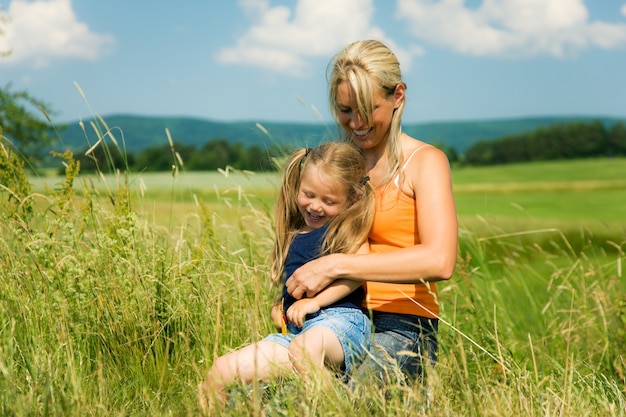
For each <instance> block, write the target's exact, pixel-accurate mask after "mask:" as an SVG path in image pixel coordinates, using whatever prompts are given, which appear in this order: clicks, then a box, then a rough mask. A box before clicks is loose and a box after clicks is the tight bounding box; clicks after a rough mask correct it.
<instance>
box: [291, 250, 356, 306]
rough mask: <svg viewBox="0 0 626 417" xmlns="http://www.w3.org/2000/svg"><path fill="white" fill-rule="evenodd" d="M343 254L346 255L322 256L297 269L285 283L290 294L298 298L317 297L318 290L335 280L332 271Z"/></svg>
mask: <svg viewBox="0 0 626 417" xmlns="http://www.w3.org/2000/svg"><path fill="white" fill-rule="evenodd" d="M341 256H344V255H341V254H333V255H326V256H322V257H321V258H318V259H315V260H312V261H309V262H307V263H306V264H304V265H302V266H301V267H300V268H298V269H296V271H295V272H294V273H293V275H291V277H289V279H288V280H287V282H286V283H285V285H286V287H287V291H288V292H289V294H291V295H292V296H293V297H294V298H297V299H299V298H302V297H303V296H305V295H306V296H307V297H315V295H316V294H317V293H318V292H320V291H321V290H323V289H324V288H326V287H328V285H329V284H331V283H332V282H333V281H334V280H335V278H336V277H334V276H332V274H331V271H332V269H333V267H334V266H335V265H336V264H337V260H338V259H339V257H341Z"/></svg>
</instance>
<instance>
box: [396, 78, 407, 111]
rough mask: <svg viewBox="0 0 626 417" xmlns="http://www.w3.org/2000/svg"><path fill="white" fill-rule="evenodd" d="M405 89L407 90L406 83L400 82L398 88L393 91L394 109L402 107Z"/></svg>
mask: <svg viewBox="0 0 626 417" xmlns="http://www.w3.org/2000/svg"><path fill="white" fill-rule="evenodd" d="M405 90H406V86H405V85H404V83H398V84H397V85H396V89H395V91H394V92H393V104H394V109H397V108H398V107H400V104H402V101H404V91H405Z"/></svg>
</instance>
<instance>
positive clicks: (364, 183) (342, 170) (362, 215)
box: [271, 142, 374, 283]
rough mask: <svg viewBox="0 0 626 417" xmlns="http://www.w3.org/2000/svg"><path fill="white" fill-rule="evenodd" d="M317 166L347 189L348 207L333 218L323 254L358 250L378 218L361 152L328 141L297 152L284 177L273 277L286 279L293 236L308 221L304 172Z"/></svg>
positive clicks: (278, 211)
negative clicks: (302, 203)
mask: <svg viewBox="0 0 626 417" xmlns="http://www.w3.org/2000/svg"><path fill="white" fill-rule="evenodd" d="M310 167H316V168H317V169H318V170H319V173H320V175H321V176H322V177H323V178H324V179H325V180H326V181H328V182H332V183H336V184H339V185H340V186H342V187H343V188H344V189H345V191H346V197H347V202H348V203H347V204H348V205H347V207H346V209H345V210H344V211H342V212H341V213H339V214H337V215H336V216H334V217H333V218H332V219H330V221H329V225H328V229H327V231H326V234H325V237H324V243H323V246H322V253H354V252H356V251H357V250H358V249H359V247H360V246H361V245H362V244H363V242H364V241H365V240H366V239H367V235H368V233H369V231H370V228H371V227H372V222H373V220H374V190H373V188H372V186H371V185H370V182H369V181H368V180H369V178H368V177H367V176H366V169H365V159H364V158H363V155H362V154H361V152H360V151H359V150H358V149H357V148H356V147H354V146H353V145H351V144H348V143H344V142H326V143H323V144H322V145H320V146H318V147H317V148H314V149H299V150H297V151H295V152H294V153H293V154H292V155H291V156H290V157H289V159H288V160H287V162H286V163H285V165H284V166H283V179H282V186H281V189H280V193H279V195H278V200H277V202H276V213H275V216H274V222H275V232H276V240H275V242H274V250H273V251H272V257H271V261H272V262H271V265H272V268H271V272H272V280H273V281H274V282H275V283H279V282H281V280H282V275H283V269H284V266H285V258H286V256H287V251H288V250H289V245H290V244H291V241H292V239H293V236H294V235H295V234H296V233H298V231H299V230H300V229H301V228H302V227H303V226H304V225H305V224H306V223H305V221H304V218H303V217H302V214H301V213H300V211H299V209H298V193H299V190H300V182H301V180H302V176H303V174H304V173H305V172H306V170H307V169H309V168H310Z"/></svg>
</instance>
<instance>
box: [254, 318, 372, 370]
mask: <svg viewBox="0 0 626 417" xmlns="http://www.w3.org/2000/svg"><path fill="white" fill-rule="evenodd" d="M312 316H313V317H312V318H310V319H307V320H306V321H305V322H304V326H303V327H302V328H300V327H296V326H294V325H293V324H291V323H289V324H287V334H286V335H284V336H283V335H282V334H280V333H273V334H270V335H269V336H267V337H265V338H264V339H263V340H267V341H270V342H274V343H278V344H279V345H281V346H283V347H285V348H287V347H289V344H290V343H291V341H292V340H293V339H294V338H295V337H296V336H298V335H299V334H301V333H304V332H306V331H307V330H310V329H312V328H314V327H317V326H324V327H326V328H328V329H330V330H331V331H332V332H333V333H334V334H335V336H337V339H339V342H340V343H341V346H342V347H343V356H344V365H345V372H346V374H347V375H349V374H350V373H351V372H352V370H353V369H354V367H355V366H358V365H359V364H360V363H361V360H362V359H363V357H364V356H365V353H366V351H367V350H368V349H369V347H370V338H371V333H372V323H371V322H370V320H369V319H368V318H367V316H366V315H365V314H363V312H362V311H361V310H359V309H356V308H346V307H332V308H327V309H324V310H321V311H319V312H317V313H315V314H313V315H312Z"/></svg>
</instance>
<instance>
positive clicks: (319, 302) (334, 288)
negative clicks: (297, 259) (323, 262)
mask: <svg viewBox="0 0 626 417" xmlns="http://www.w3.org/2000/svg"><path fill="white" fill-rule="evenodd" d="M366 253H369V243H368V242H364V243H363V245H361V247H360V248H359V250H358V251H357V252H356V254H366ZM361 285H362V283H361V282H358V281H353V280H351V279H338V280H336V281H334V282H333V283H332V284H330V285H329V286H327V287H326V288H324V289H323V290H322V291H320V292H319V293H318V294H317V295H315V297H312V298H303V299H301V300H298V301H296V302H295V303H293V304H292V305H291V306H290V307H289V309H287V312H286V314H285V315H286V316H287V320H288V321H289V322H291V323H293V324H295V325H296V326H298V327H302V325H303V324H304V318H305V316H306V315H307V314H312V313H315V312H317V311H319V310H320V309H321V308H322V307H326V306H328V305H330V304H332V303H334V302H336V301H339V300H341V299H342V298H344V297H345V296H347V295H348V294H350V293H352V292H353V291H354V290H356V289H357V288H359V287H360V286H361Z"/></svg>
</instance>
